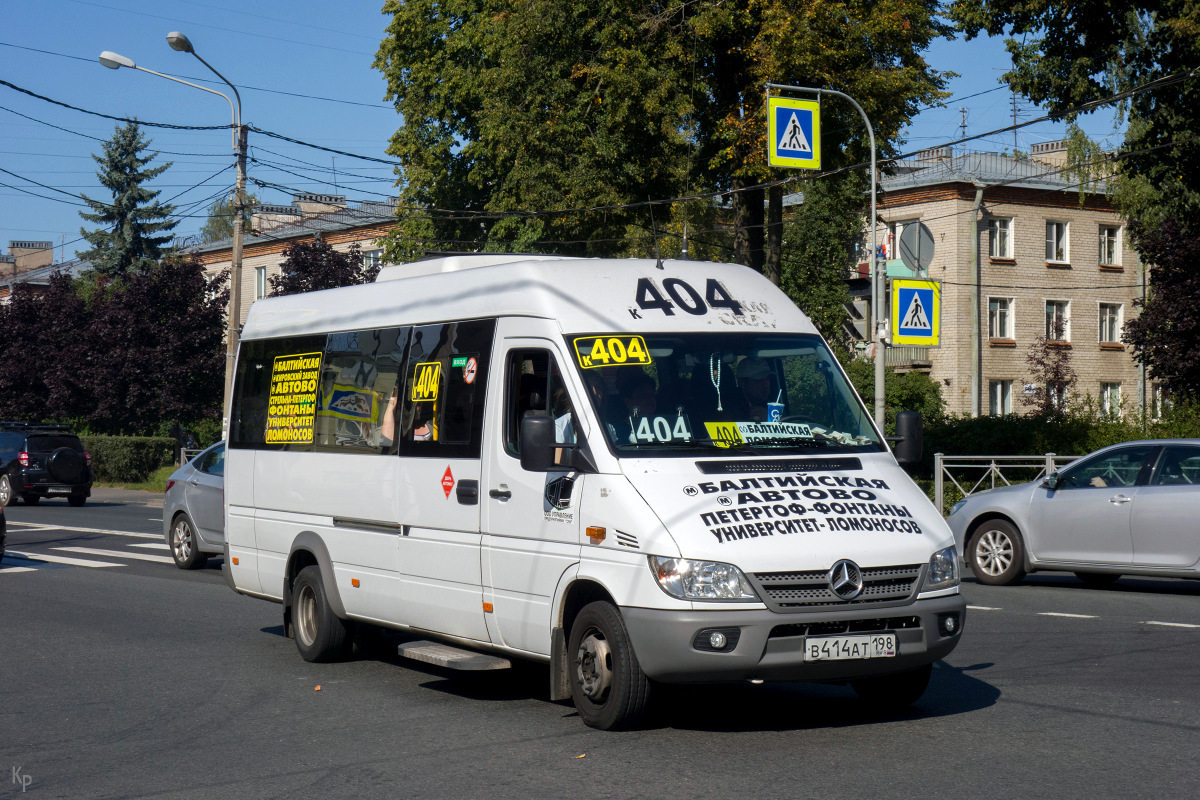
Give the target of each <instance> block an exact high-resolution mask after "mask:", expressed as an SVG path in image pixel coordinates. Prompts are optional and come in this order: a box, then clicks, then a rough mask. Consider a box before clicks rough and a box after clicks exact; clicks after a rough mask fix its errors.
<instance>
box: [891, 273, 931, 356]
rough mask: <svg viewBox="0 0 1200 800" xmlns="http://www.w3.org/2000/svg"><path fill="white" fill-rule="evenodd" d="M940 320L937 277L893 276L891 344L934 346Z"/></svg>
mask: <svg viewBox="0 0 1200 800" xmlns="http://www.w3.org/2000/svg"><path fill="white" fill-rule="evenodd" d="M941 323H942V287H941V282H940V281H923V280H909V279H907V278H895V279H893V280H892V319H891V326H892V344H907V345H919V346H924V347H937V346H938V344H939V343H940V339H941Z"/></svg>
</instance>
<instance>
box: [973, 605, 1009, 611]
mask: <svg viewBox="0 0 1200 800" xmlns="http://www.w3.org/2000/svg"><path fill="white" fill-rule="evenodd" d="M967 608H969V609H970V610H971V611H1003V610H1004V609H1002V608H993V607H992V606H967Z"/></svg>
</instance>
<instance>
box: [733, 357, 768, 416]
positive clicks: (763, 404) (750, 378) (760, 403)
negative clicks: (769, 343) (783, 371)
mask: <svg viewBox="0 0 1200 800" xmlns="http://www.w3.org/2000/svg"><path fill="white" fill-rule="evenodd" d="M737 382H738V388H739V389H741V390H742V397H743V398H744V399H745V401H746V405H747V407H748V409H749V410H748V411H747V416H748V417H749V418H750V419H751V420H753V421H754V422H766V421H767V403H769V402H771V367H770V365H769V364H767V360H766V359H765V358H758V357H756V356H751V357H749V358H743V359H742V360H741V362H739V363H738V365H737Z"/></svg>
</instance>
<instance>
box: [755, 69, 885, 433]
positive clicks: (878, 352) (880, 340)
mask: <svg viewBox="0 0 1200 800" xmlns="http://www.w3.org/2000/svg"><path fill="white" fill-rule="evenodd" d="M772 89H777V90H779V91H789V92H808V93H811V94H815V95H816V96H817V102H818V103H819V102H820V100H821V95H823V94H831V95H833V96H834V97H840V98H842V99H843V100H845V101H846V102H848V103H849V104H850V105H852V106H854V110H855V111H857V112H858V113H859V114H860V115H861V116H862V118H863V122H865V123H866V124H867V136H868V138H869V139H870V144H871V328H872V335H871V338H872V341H874V343H875V424H876V425H877V426H878V427H879V430H880V432H881V433H883V432H884V427H883V423H884V413H883V386H884V375H885V373H886V367H887V357H886V355H885V354H884V351H885V349H886V344H887V342H886V341H885V340H886V338H887V319H888V315H887V313H886V312H885V310H884V287H885V279H884V276H882V275H880V274H879V273H880V269H879V258H878V256H877V253H878V251H877V249H876V248H877V246H878V244H877V242H876V238H877V233H876V227H877V226H876V221H875V172H876V170H875V129H874V128H872V127H871V120H870V119H869V118H868V117H867V112H865V111H863V109H862V106H860V105H859V104H858V103H857V102H855V100H854V98H853V97H851V96H850V95H848V94H845V93H843V92H838V91H834V90H833V89H817V88H814V87H810V86H787V85H784V84H781V83H768V84H767V107H768V108H770V107H771V90H772ZM768 127H771V124H770V120H768ZM776 144H777V142H768V148H769V150H771V151H773V150H774V149H775V146H776ZM768 160H769V159H768ZM818 163H819V162H818Z"/></svg>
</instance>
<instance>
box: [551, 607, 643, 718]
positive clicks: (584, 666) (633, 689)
mask: <svg viewBox="0 0 1200 800" xmlns="http://www.w3.org/2000/svg"><path fill="white" fill-rule="evenodd" d="M567 653H568V654H569V657H570V659H571V660H570V663H569V665H568V669H569V670H570V679H571V699H572V700H574V701H575V708H576V710H578V711H579V717H580V718H581V719H582V720H583V722H584V724H586V725H587V726H588V727H591V728H599V729H601V730H605V731H611V730H620V729H622V728H630V727H633V726H634V725H636V724H637V723H638V721H640V720H641V718H642V714H643V713H644V712H645V710H646V704H647V702H648V701H649V699H650V681H649V679H648V678H647V677H646V674H645V673H644V672H642V667H641V665H640V664H638V660H637V656H636V655H635V654H634V652H633V647H632V646H631V645H630V643H629V634H628V633H627V632H626V630H625V623H624V622H623V621H622V620H621V614H620V612H619V611H617V609H616V608H615V607H614V606H613V605H612V604H611V603H606V602H604V601H596V602H594V603H588V604H587V605H586V606H584V607H583V608H582V609H581V610H580V612H579V615H578V616H576V617H575V622H574V624H573V625H571V638H570V642H569V643H568V645H567Z"/></svg>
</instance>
